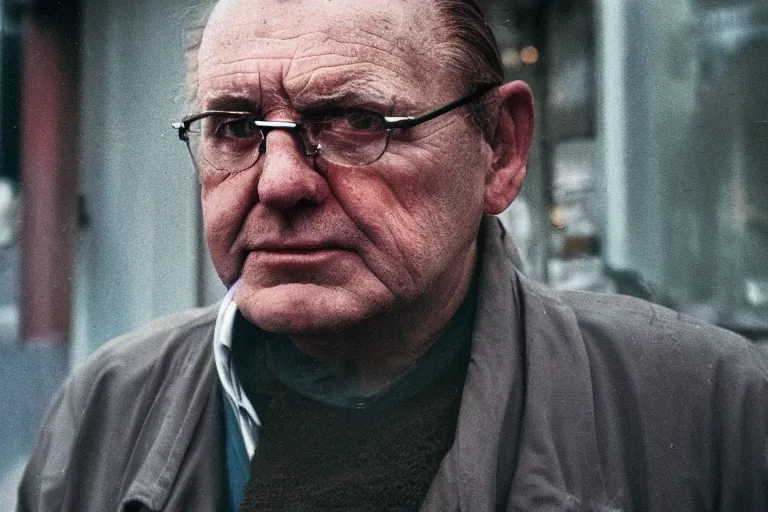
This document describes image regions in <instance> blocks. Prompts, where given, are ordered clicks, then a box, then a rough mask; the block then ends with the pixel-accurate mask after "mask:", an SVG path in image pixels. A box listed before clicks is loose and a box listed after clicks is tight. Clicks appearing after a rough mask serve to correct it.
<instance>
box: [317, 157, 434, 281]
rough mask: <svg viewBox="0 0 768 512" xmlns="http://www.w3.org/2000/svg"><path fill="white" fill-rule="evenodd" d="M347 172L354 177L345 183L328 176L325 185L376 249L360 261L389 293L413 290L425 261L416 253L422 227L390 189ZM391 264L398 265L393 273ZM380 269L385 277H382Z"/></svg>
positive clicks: (374, 179) (377, 180) (371, 178)
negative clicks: (395, 263) (327, 183)
mask: <svg viewBox="0 0 768 512" xmlns="http://www.w3.org/2000/svg"><path fill="white" fill-rule="evenodd" d="M349 172H352V173H357V174H356V175H355V176H354V177H348V179H349V183H347V179H344V178H334V177H333V174H331V176H330V177H329V178H330V179H329V184H330V186H331V188H332V190H333V191H334V194H335V195H336V197H337V198H338V202H339V205H340V207H341V208H342V210H343V211H344V213H345V214H346V216H347V217H348V218H349V219H350V220H351V221H352V222H353V223H354V224H355V225H356V226H357V228H358V229H359V230H360V231H361V232H362V233H363V234H364V235H365V236H366V238H367V239H368V240H369V241H370V243H371V244H372V245H373V246H374V247H375V248H376V250H375V253H374V254H368V255H361V257H362V258H363V260H364V261H365V262H366V264H367V266H368V267H369V268H370V269H371V271H372V272H374V275H377V278H379V280H380V281H381V282H382V283H383V284H384V286H386V287H387V288H388V289H389V290H390V291H391V292H392V293H395V292H394V290H393V288H400V289H403V288H406V289H415V288H416V287H417V286H418V283H419V280H420V268H421V267H422V266H423V263H422V262H423V260H424V259H425V257H426V255H423V254H420V252H419V251H418V249H419V248H420V247H422V245H423V242H424V233H425V231H426V226H424V225H421V224H420V223H419V222H418V221H417V219H416V218H414V217H413V216H412V215H411V214H410V212H409V211H408V208H407V207H406V205H405V204H404V203H403V202H402V201H401V200H400V198H399V197H398V195H397V194H396V193H395V191H394V189H393V187H391V186H389V185H388V184H386V183H385V182H383V181H382V180H381V179H380V178H379V177H377V176H375V175H369V176H367V177H366V178H363V176H364V174H363V172H364V171H361V170H354V171H349ZM369 172H375V171H369ZM361 178H362V179H361ZM361 191H365V193H361ZM377 205H378V207H377ZM425 224H428V222H425ZM381 255H383V256H384V257H385V258H386V260H387V261H384V262H383V263H384V264H383V265H382V264H381V263H379V264H376V263H375V261H374V260H376V259H378V258H379V257H380V256H381ZM393 261H397V262H398V263H399V264H398V265H397V266H396V268H394V269H393V268H392V262H393ZM382 269H386V270H387V271H388V273H387V274H382V272H384V271H383V270H382ZM392 271H393V272H392ZM403 273H405V275H403ZM404 277H405V279H404Z"/></svg>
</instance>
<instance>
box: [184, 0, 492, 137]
mask: <svg viewBox="0 0 768 512" xmlns="http://www.w3.org/2000/svg"><path fill="white" fill-rule="evenodd" d="M286 1H293V0H286ZM404 1H409V0H404ZM217 3H219V2H218V1H208V2H205V3H203V4H200V5H199V6H198V7H196V8H195V9H194V10H193V11H191V12H190V14H189V16H188V19H189V23H188V24H187V29H186V31H185V35H184V46H185V52H186V55H187V85H186V95H185V100H184V109H185V111H186V112H192V111H194V110H197V109H198V105H197V88H198V73H197V70H198V57H199V55H198V52H199V49H200V44H201V42H202V39H203V34H204V32H205V27H206V25H207V24H208V20H209V18H210V16H211V13H212V12H213V9H214V8H215V7H216V4H217ZM430 6H431V7H432V9H430V10H429V11H427V10H426V9H425V10H424V12H425V13H427V12H428V13H429V14H428V15H432V16H434V17H435V22H436V26H437V27H440V28H441V30H439V31H437V32H439V33H436V34H432V37H433V39H434V44H430V46H429V48H428V51H430V52H431V54H432V55H433V59H434V60H435V61H436V63H437V64H439V65H441V66H445V67H446V68H449V69H452V70H453V71H454V72H455V76H456V78H457V80H458V81H460V82H461V83H462V85H461V88H462V89H463V90H464V91H471V90H473V89H474V88H475V87H477V86H480V85H483V84H488V83H501V82H502V81H503V79H504V70H503V67H502V64H501V59H500V56H499V49H498V44H497V42H496V38H495V36H494V34H493V32H492V31H491V28H490V27H489V25H488V23H487V22H486V20H485V16H484V14H483V11H482V9H481V8H480V7H479V6H478V4H477V3H476V2H475V0H432V1H431V5H430ZM417 26H419V27H422V28H423V23H420V22H419V23H417ZM418 36H419V37H424V34H419V35H418ZM415 37H416V35H414V38H415ZM492 97H493V96H492V95H489V97H488V98H487V99H491V98H492ZM492 103H493V102H492V101H478V102H474V103H472V104H471V105H470V106H469V109H470V113H471V114H472V119H473V121H474V122H475V123H476V124H477V125H478V126H479V127H480V128H481V129H483V131H484V134H485V135H486V137H489V136H490V134H489V133H487V130H488V129H489V128H488V126H489V120H490V119H491V115H490V111H491V108H490V105H491V104H492Z"/></svg>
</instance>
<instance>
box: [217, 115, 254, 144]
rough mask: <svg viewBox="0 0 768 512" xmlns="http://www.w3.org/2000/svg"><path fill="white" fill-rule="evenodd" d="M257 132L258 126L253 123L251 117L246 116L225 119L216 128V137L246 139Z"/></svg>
mask: <svg viewBox="0 0 768 512" xmlns="http://www.w3.org/2000/svg"><path fill="white" fill-rule="evenodd" d="M259 134H260V131H259V128H258V126H256V125H255V124H254V122H253V120H252V119H247V118H238V119H225V120H222V121H221V123H219V125H218V127H217V128H216V136H217V137H226V138H230V139H246V138H249V137H254V136H256V135H259Z"/></svg>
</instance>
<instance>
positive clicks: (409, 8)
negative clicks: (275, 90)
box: [198, 0, 438, 88]
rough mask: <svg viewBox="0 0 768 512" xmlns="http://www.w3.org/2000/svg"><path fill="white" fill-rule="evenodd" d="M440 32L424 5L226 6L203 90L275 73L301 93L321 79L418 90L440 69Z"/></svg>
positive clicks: (393, 0) (352, 0) (215, 17)
mask: <svg viewBox="0 0 768 512" xmlns="http://www.w3.org/2000/svg"><path fill="white" fill-rule="evenodd" d="M436 29H437V23H436V19H435V14H434V11H433V9H432V7H431V6H430V4H429V3H428V2H427V1H425V0H419V1H413V0H378V1H375V2H374V1H369V0H363V1H361V0H222V1H220V2H219V3H218V4H217V6H216V8H215V9H214V11H213V13H212V14H211V17H210V19H209V22H208V24H207V26H206V28H205V31H204V35H203V39H202V42H201V46H200V51H199V53H198V72H199V74H198V79H199V84H200V86H201V87H203V88H205V87H206V86H211V85H212V84H214V83H215V82H216V81H217V80H219V79H220V78H221V77H228V79H232V77H233V76H234V75H239V76H240V77H241V78H242V79H243V80H246V79H247V78H248V76H247V75H255V74H258V73H260V72H262V74H263V69H264V68H265V67H267V66H271V67H272V68H275V67H279V68H280V69H281V72H282V73H283V79H284V81H285V82H287V83H286V84H284V85H286V86H291V85H296V84H297V83H298V84H299V85H298V86H297V87H298V88H301V87H306V86H307V85H308V83H307V82H308V81H309V80H310V79H312V78H313V77H315V76H317V75H323V76H324V77H325V78H326V79H327V80H331V81H333V80H337V81H345V80H348V79H350V78H351V77H353V76H354V77H357V78H358V79H359V80H360V81H365V80H394V81H396V82H399V83H398V84H397V85H400V86H403V85H407V84H408V83H412V84H413V85H418V84H419V83H423V80H424V79H425V78H426V77H427V76H430V75H431V74H432V75H433V74H434V69H435V68H436V67H438V66H437V63H436V62H435V58H434V54H433V52H430V49H434V41H435V33H436ZM251 78H252V76H251ZM259 78H261V77H259Z"/></svg>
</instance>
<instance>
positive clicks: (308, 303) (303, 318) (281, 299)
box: [235, 283, 374, 336]
mask: <svg viewBox="0 0 768 512" xmlns="http://www.w3.org/2000/svg"><path fill="white" fill-rule="evenodd" d="M356 299H358V297H357V296H356V295H354V294H350V293H349V292H347V291H346V290H343V289H339V288H331V287H326V286H321V285H316V284H305V283H290V284H282V285H278V286H274V287H270V288H266V289H253V288H251V287H249V286H248V285H247V284H243V285H242V286H241V288H240V289H239V290H238V291H237V293H236V295H235V302H237V307H238V309H239V310H240V312H241V313H242V315H243V316H244V317H245V318H246V319H247V320H248V321H249V322H251V323H252V324H254V325H256V326H258V327H260V328H261V329H264V330H265V331H269V332H275V333H281V334H288V335H291V336H322V335H328V334H332V333H334V332H339V331H343V330H346V329H349V328H350V327H352V326H354V325H356V324H358V323H360V322H361V321H363V320H364V319H365V318H366V317H368V316H370V315H371V314H372V313H374V311H372V309H373V308H372V307H371V306H373V305H372V304H369V305H368V307H365V306H366V305H365V304H360V303H359V300H356Z"/></svg>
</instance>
